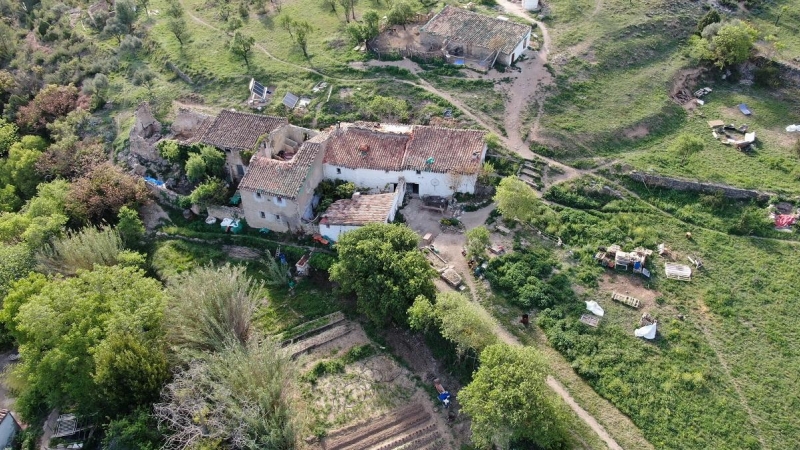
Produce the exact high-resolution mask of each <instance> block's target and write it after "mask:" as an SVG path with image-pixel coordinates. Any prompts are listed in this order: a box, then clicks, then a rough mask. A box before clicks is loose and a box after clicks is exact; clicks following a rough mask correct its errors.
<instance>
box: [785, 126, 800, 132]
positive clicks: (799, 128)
mask: <svg viewBox="0 0 800 450" xmlns="http://www.w3.org/2000/svg"><path fill="white" fill-rule="evenodd" d="M786 132H787V133H792V132H798V133H800V125H789V126H788V127H786Z"/></svg>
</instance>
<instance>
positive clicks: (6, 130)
mask: <svg viewBox="0 0 800 450" xmlns="http://www.w3.org/2000/svg"><path fill="white" fill-rule="evenodd" d="M18 140H19V137H18V136H17V126H16V125H14V124H13V123H9V122H7V121H6V120H5V119H0V155H5V154H6V153H7V152H8V149H10V148H11V145H12V144H14V142H17V141H18Z"/></svg>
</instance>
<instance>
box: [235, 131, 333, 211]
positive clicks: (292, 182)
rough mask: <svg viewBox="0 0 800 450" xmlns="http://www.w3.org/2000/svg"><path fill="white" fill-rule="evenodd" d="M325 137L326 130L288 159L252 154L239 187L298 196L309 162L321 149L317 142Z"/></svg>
mask: <svg viewBox="0 0 800 450" xmlns="http://www.w3.org/2000/svg"><path fill="white" fill-rule="evenodd" d="M326 138H327V133H320V134H318V135H316V136H314V137H313V138H311V139H309V140H307V141H306V142H304V143H303V145H301V146H300V150H298V151H297V154H296V155H294V158H292V159H291V160H290V161H280V160H277V159H272V158H268V157H266V156H254V157H253V159H252V160H251V161H250V166H249V167H248V169H247V173H246V174H245V175H244V177H243V178H242V181H241V182H240V183H239V189H240V190H243V191H250V192H261V193H263V194H267V195H275V196H279V197H285V198H289V199H295V198H297V194H298V193H299V192H300V188H301V187H302V186H303V183H304V182H305V181H306V178H308V175H309V174H310V173H311V170H312V167H311V165H312V164H313V163H314V160H315V159H316V158H317V155H319V152H320V151H322V146H321V145H320V142H322V141H323V140H324V139H326Z"/></svg>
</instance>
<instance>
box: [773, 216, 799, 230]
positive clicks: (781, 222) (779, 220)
mask: <svg viewBox="0 0 800 450" xmlns="http://www.w3.org/2000/svg"><path fill="white" fill-rule="evenodd" d="M795 222H797V217H795V216H792V215H789V214H781V215H779V216H778V217H776V218H775V226H776V227H779V228H783V227H788V226H790V225H794V224H795Z"/></svg>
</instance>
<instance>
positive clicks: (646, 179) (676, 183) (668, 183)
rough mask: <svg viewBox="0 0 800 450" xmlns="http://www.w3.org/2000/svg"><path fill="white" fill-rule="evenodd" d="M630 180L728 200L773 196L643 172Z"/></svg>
mask: <svg viewBox="0 0 800 450" xmlns="http://www.w3.org/2000/svg"><path fill="white" fill-rule="evenodd" d="M628 176H629V177H630V179H632V180H634V181H640V182H642V183H644V184H646V185H648V186H657V187H663V188H667V189H675V190H678V191H694V192H702V193H704V194H716V193H718V192H722V195H724V196H725V197H727V198H731V199H735V200H757V201H767V200H769V198H770V196H771V195H772V194H770V193H768V192H761V191H756V190H750V189H741V188H736V187H733V186H727V185H724V184H716V183H704V182H700V181H691V180H683V179H679V178H671V177H664V176H661V175H655V174H650V173H643V172H631V173H630V174H629V175H628Z"/></svg>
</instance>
